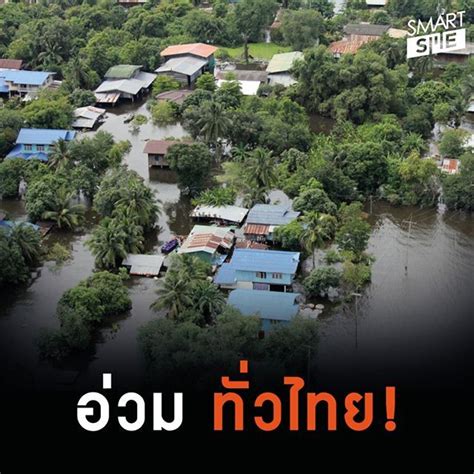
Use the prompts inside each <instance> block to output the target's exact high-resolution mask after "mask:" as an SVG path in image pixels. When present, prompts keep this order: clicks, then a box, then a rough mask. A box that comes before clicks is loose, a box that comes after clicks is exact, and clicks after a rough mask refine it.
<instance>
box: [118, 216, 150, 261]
mask: <svg viewBox="0 0 474 474" xmlns="http://www.w3.org/2000/svg"><path fill="white" fill-rule="evenodd" d="M113 219H114V220H115V221H116V224H117V226H118V228H119V229H121V230H123V232H124V233H125V235H126V238H125V242H124V243H125V250H126V251H127V252H128V253H139V252H141V251H142V250H143V244H144V242H143V227H142V226H141V225H139V224H138V218H137V215H136V214H135V213H134V211H133V210H131V209H130V208H123V209H117V210H115V211H114V213H113Z"/></svg>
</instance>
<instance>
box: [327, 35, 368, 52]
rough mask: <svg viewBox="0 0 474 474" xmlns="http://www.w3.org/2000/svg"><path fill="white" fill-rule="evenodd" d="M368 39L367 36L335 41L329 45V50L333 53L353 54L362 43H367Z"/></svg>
mask: <svg viewBox="0 0 474 474" xmlns="http://www.w3.org/2000/svg"><path fill="white" fill-rule="evenodd" d="M374 39H375V37H374ZM369 41H370V40H369V39H368V38H367V39H360V40H359V39H357V40H341V41H335V42H334V43H331V44H330V45H329V51H331V53H333V54H355V53H357V51H358V50H359V48H360V47H361V46H362V45H364V44H366V43H368V42H369Z"/></svg>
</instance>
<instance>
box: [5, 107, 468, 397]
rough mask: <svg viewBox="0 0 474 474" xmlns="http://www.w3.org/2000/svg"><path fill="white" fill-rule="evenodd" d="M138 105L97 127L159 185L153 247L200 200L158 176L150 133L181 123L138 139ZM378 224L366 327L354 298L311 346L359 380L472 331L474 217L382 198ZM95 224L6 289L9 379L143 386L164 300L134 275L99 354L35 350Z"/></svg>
mask: <svg viewBox="0 0 474 474" xmlns="http://www.w3.org/2000/svg"><path fill="white" fill-rule="evenodd" d="M136 109H137V104H135V105H128V106H121V107H118V108H116V109H111V110H110V111H109V113H108V118H107V121H106V123H104V124H103V125H102V127H101V128H100V130H107V131H110V132H111V133H112V134H113V135H114V137H115V138H116V139H120V140H122V139H128V140H130V142H131V143H132V150H131V152H130V154H129V155H128V156H127V157H126V162H127V163H128V165H129V166H130V168H132V169H134V170H136V171H137V172H138V173H139V174H140V175H141V176H143V177H144V178H145V180H146V181H147V182H148V183H149V184H150V186H151V187H152V188H153V189H155V190H156V191H157V197H158V198H159V199H160V200H161V201H162V203H163V213H162V215H161V217H160V219H159V225H160V232H159V233H158V234H157V235H156V236H155V237H154V238H150V239H149V241H148V245H147V250H152V249H155V248H157V247H158V246H159V245H160V244H161V243H162V242H163V241H166V240H168V239H169V238H170V236H171V235H173V234H175V233H176V234H186V233H187V232H188V231H189V230H190V227H191V223H190V219H189V212H190V210H191V204H190V201H189V198H187V197H186V196H180V192H179V189H178V188H177V186H176V179H175V176H174V175H173V173H172V172H170V171H166V170H152V171H151V173H150V172H149V169H148V165H147V159H146V155H145V154H144V153H143V148H144V146H145V143H146V140H147V139H150V138H164V137H170V136H173V137H182V136H184V135H185V132H184V130H183V129H182V127H181V126H180V125H174V126H170V127H165V128H162V127H155V126H153V125H152V124H151V123H150V122H149V123H148V124H146V125H143V126H142V127H140V131H139V132H138V133H137V134H132V133H130V130H129V125H128V124H124V122H123V119H124V117H125V116H126V115H127V114H128V113H129V112H130V111H131V110H134V111H136V112H137V113H142V114H144V115H147V116H148V115H149V114H148V112H147V111H146V108H145V106H144V105H143V104H138V110H136ZM272 198H273V200H274V201H275V202H277V201H280V202H284V200H285V196H284V194H283V193H281V192H275V193H272ZM0 210H2V211H7V212H8V213H9V214H10V215H11V216H12V217H13V218H15V219H24V218H25V212H24V205H23V202H21V201H14V200H12V201H6V200H5V201H0ZM410 217H411V218H412V220H413V224H412V231H411V233H409V232H408V223H407V222H408V220H409V219H410ZM370 219H371V223H372V224H373V227H374V230H373V234H372V237H371V239H370V252H371V253H372V254H373V255H374V256H375V258H376V261H375V264H374V267H373V281H372V283H371V285H369V287H368V288H367V289H366V291H364V292H363V295H362V296H361V298H360V300H359V304H358V311H357V315H358V316H357V330H356V318H355V313H356V311H355V305H354V304H349V305H346V306H339V307H337V308H335V309H334V308H333V309H331V310H330V311H327V314H326V313H323V315H322V316H321V338H320V342H319V346H318V349H317V350H315V351H313V352H312V357H313V358H315V359H316V360H315V361H312V362H315V365H316V367H317V371H318V372H319V373H320V374H324V375H325V376H327V375H328V374H329V375H334V376H335V377H340V376H343V377H345V378H347V379H352V378H355V377H358V376H360V375H364V374H366V373H384V372H385V371H387V370H391V369H393V368H398V369H400V370H403V371H404V374H406V375H407V376H408V377H409V376H410V374H412V375H413V374H418V373H419V372H420V368H421V367H425V366H426V367H427V368H428V369H429V370H427V372H429V371H430V370H431V369H433V370H435V369H437V367H439V364H440V363H441V362H442V361H443V360H444V359H445V358H446V357H449V358H453V357H457V356H459V357H461V356H462V354H463V350H464V348H465V346H466V344H468V343H469V338H470V337H471V334H472V333H473V329H474V328H473V324H474V323H473V318H472V307H473V303H474V291H473V290H474V288H473V284H472V275H473V270H474V220H473V218H472V216H471V215H468V214H464V213H462V212H442V211H440V210H434V209H421V210H420V209H416V208H406V207H405V208H397V207H392V206H389V205H387V204H385V203H375V204H374V206H373V213H372V215H371V218H370ZM96 220H97V216H95V215H94V214H93V213H91V212H90V213H88V220H87V225H86V226H85V228H84V229H83V231H81V232H79V233H77V234H58V233H52V234H51V235H50V236H48V237H47V239H46V242H47V243H48V244H50V243H53V242H54V241H60V242H61V243H63V244H64V245H66V246H68V247H70V248H71V249H72V254H73V258H72V260H71V261H69V262H66V263H65V264H63V265H61V266H59V267H58V266H56V265H53V264H52V263H51V262H49V263H45V264H44V266H43V267H42V268H40V269H39V271H38V273H37V274H36V275H35V278H34V279H33V280H32V282H31V284H30V285H28V286H27V287H19V288H16V289H9V290H8V291H5V290H2V295H1V296H2V298H1V300H2V305H1V306H0V358H1V359H3V361H4V362H5V363H6V365H7V367H8V369H9V370H8V371H7V372H3V373H2V374H0V378H1V377H3V378H4V382H8V384H9V385H16V384H20V385H21V386H24V385H26V386H27V387H32V386H35V387H38V386H40V387H43V386H45V384H49V383H53V386H57V385H55V384H57V382H58V380H61V379H62V378H63V377H64V375H65V374H66V375H68V376H69V374H70V372H69V371H73V372H72V375H73V379H74V380H75V386H76V387H80V388H82V387H89V386H97V383H98V380H99V375H100V374H101V373H103V372H106V371H107V372H112V373H117V374H119V375H120V376H119V377H116V378H115V379H114V386H128V387H130V386H135V384H136V385H138V384H139V383H140V382H141V381H142V379H143V376H144V367H143V363H142V359H141V355H140V351H139V347H138V344H137V329H138V328H139V327H140V326H141V325H143V324H144V323H146V322H147V321H150V320H151V319H153V318H155V317H157V315H156V314H155V313H154V312H153V311H151V310H150V308H149V307H150V304H151V303H152V302H153V301H154V299H155V298H156V294H155V290H156V281H155V280H153V279H146V278H135V277H134V278H132V279H130V280H129V282H128V286H129V289H130V295H131V298H132V303H133V308H132V310H131V311H130V312H129V313H127V314H125V315H122V316H121V317H118V318H115V319H114V320H113V321H110V324H109V325H108V326H107V327H105V328H103V329H101V330H100V331H99V332H98V334H97V335H96V342H95V344H94V346H93V347H92V348H91V349H90V351H88V352H85V353H83V354H81V355H80V356H78V357H76V358H74V360H70V361H67V363H64V364H62V365H61V366H55V367H53V366H52V365H51V364H50V363H48V362H45V361H41V360H39V357H38V351H37V346H36V343H35V341H36V339H37V337H38V335H39V333H40V330H41V329H42V328H57V327H58V320H57V318H56V316H55V308H56V305H57V302H58V300H59V298H60V297H61V295H62V294H63V293H64V291H66V290H67V289H68V288H71V287H73V286H74V285H76V284H77V283H78V282H79V281H80V280H82V279H84V278H86V277H87V276H89V275H90V274H91V272H92V270H93V266H94V262H93V257H92V255H91V254H90V252H89V250H88V249H87V247H86V246H85V245H84V243H85V240H86V239H87V237H88V234H89V233H90V230H91V228H92V226H93V225H94V223H95V222H96ZM407 262H408V264H407ZM406 264H407V265H408V272H407V274H405V265H406ZM356 341H357V345H356ZM51 374H52V375H51ZM413 377H415V375H413ZM416 377H417V380H418V379H419V377H418V375H416ZM51 380H52V382H51Z"/></svg>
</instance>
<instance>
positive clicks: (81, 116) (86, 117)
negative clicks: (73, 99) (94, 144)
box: [72, 106, 106, 128]
mask: <svg viewBox="0 0 474 474" xmlns="http://www.w3.org/2000/svg"><path fill="white" fill-rule="evenodd" d="M105 112H106V110H105V109H99V108H97V107H92V106H88V107H79V108H77V109H76V110H74V117H76V118H75V120H74V122H73V123H72V126H73V128H94V125H95V124H96V122H97V120H99V119H100V118H101V117H102V116H103V115H104V114H105Z"/></svg>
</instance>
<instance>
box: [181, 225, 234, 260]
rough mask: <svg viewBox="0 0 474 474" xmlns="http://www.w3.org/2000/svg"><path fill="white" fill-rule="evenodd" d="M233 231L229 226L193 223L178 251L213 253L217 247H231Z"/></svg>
mask: <svg viewBox="0 0 474 474" xmlns="http://www.w3.org/2000/svg"><path fill="white" fill-rule="evenodd" d="M233 242H234V233H233V232H232V228H231V227H217V226H203V225H195V226H194V227H193V229H192V230H191V233H190V234H189V235H188V237H187V239H186V240H185V241H184V242H183V243H182V245H181V247H180V248H179V250H178V253H194V252H206V253H210V254H214V253H215V252H216V250H217V249H218V248H219V247H223V248H224V249H230V248H232V244H233Z"/></svg>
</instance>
